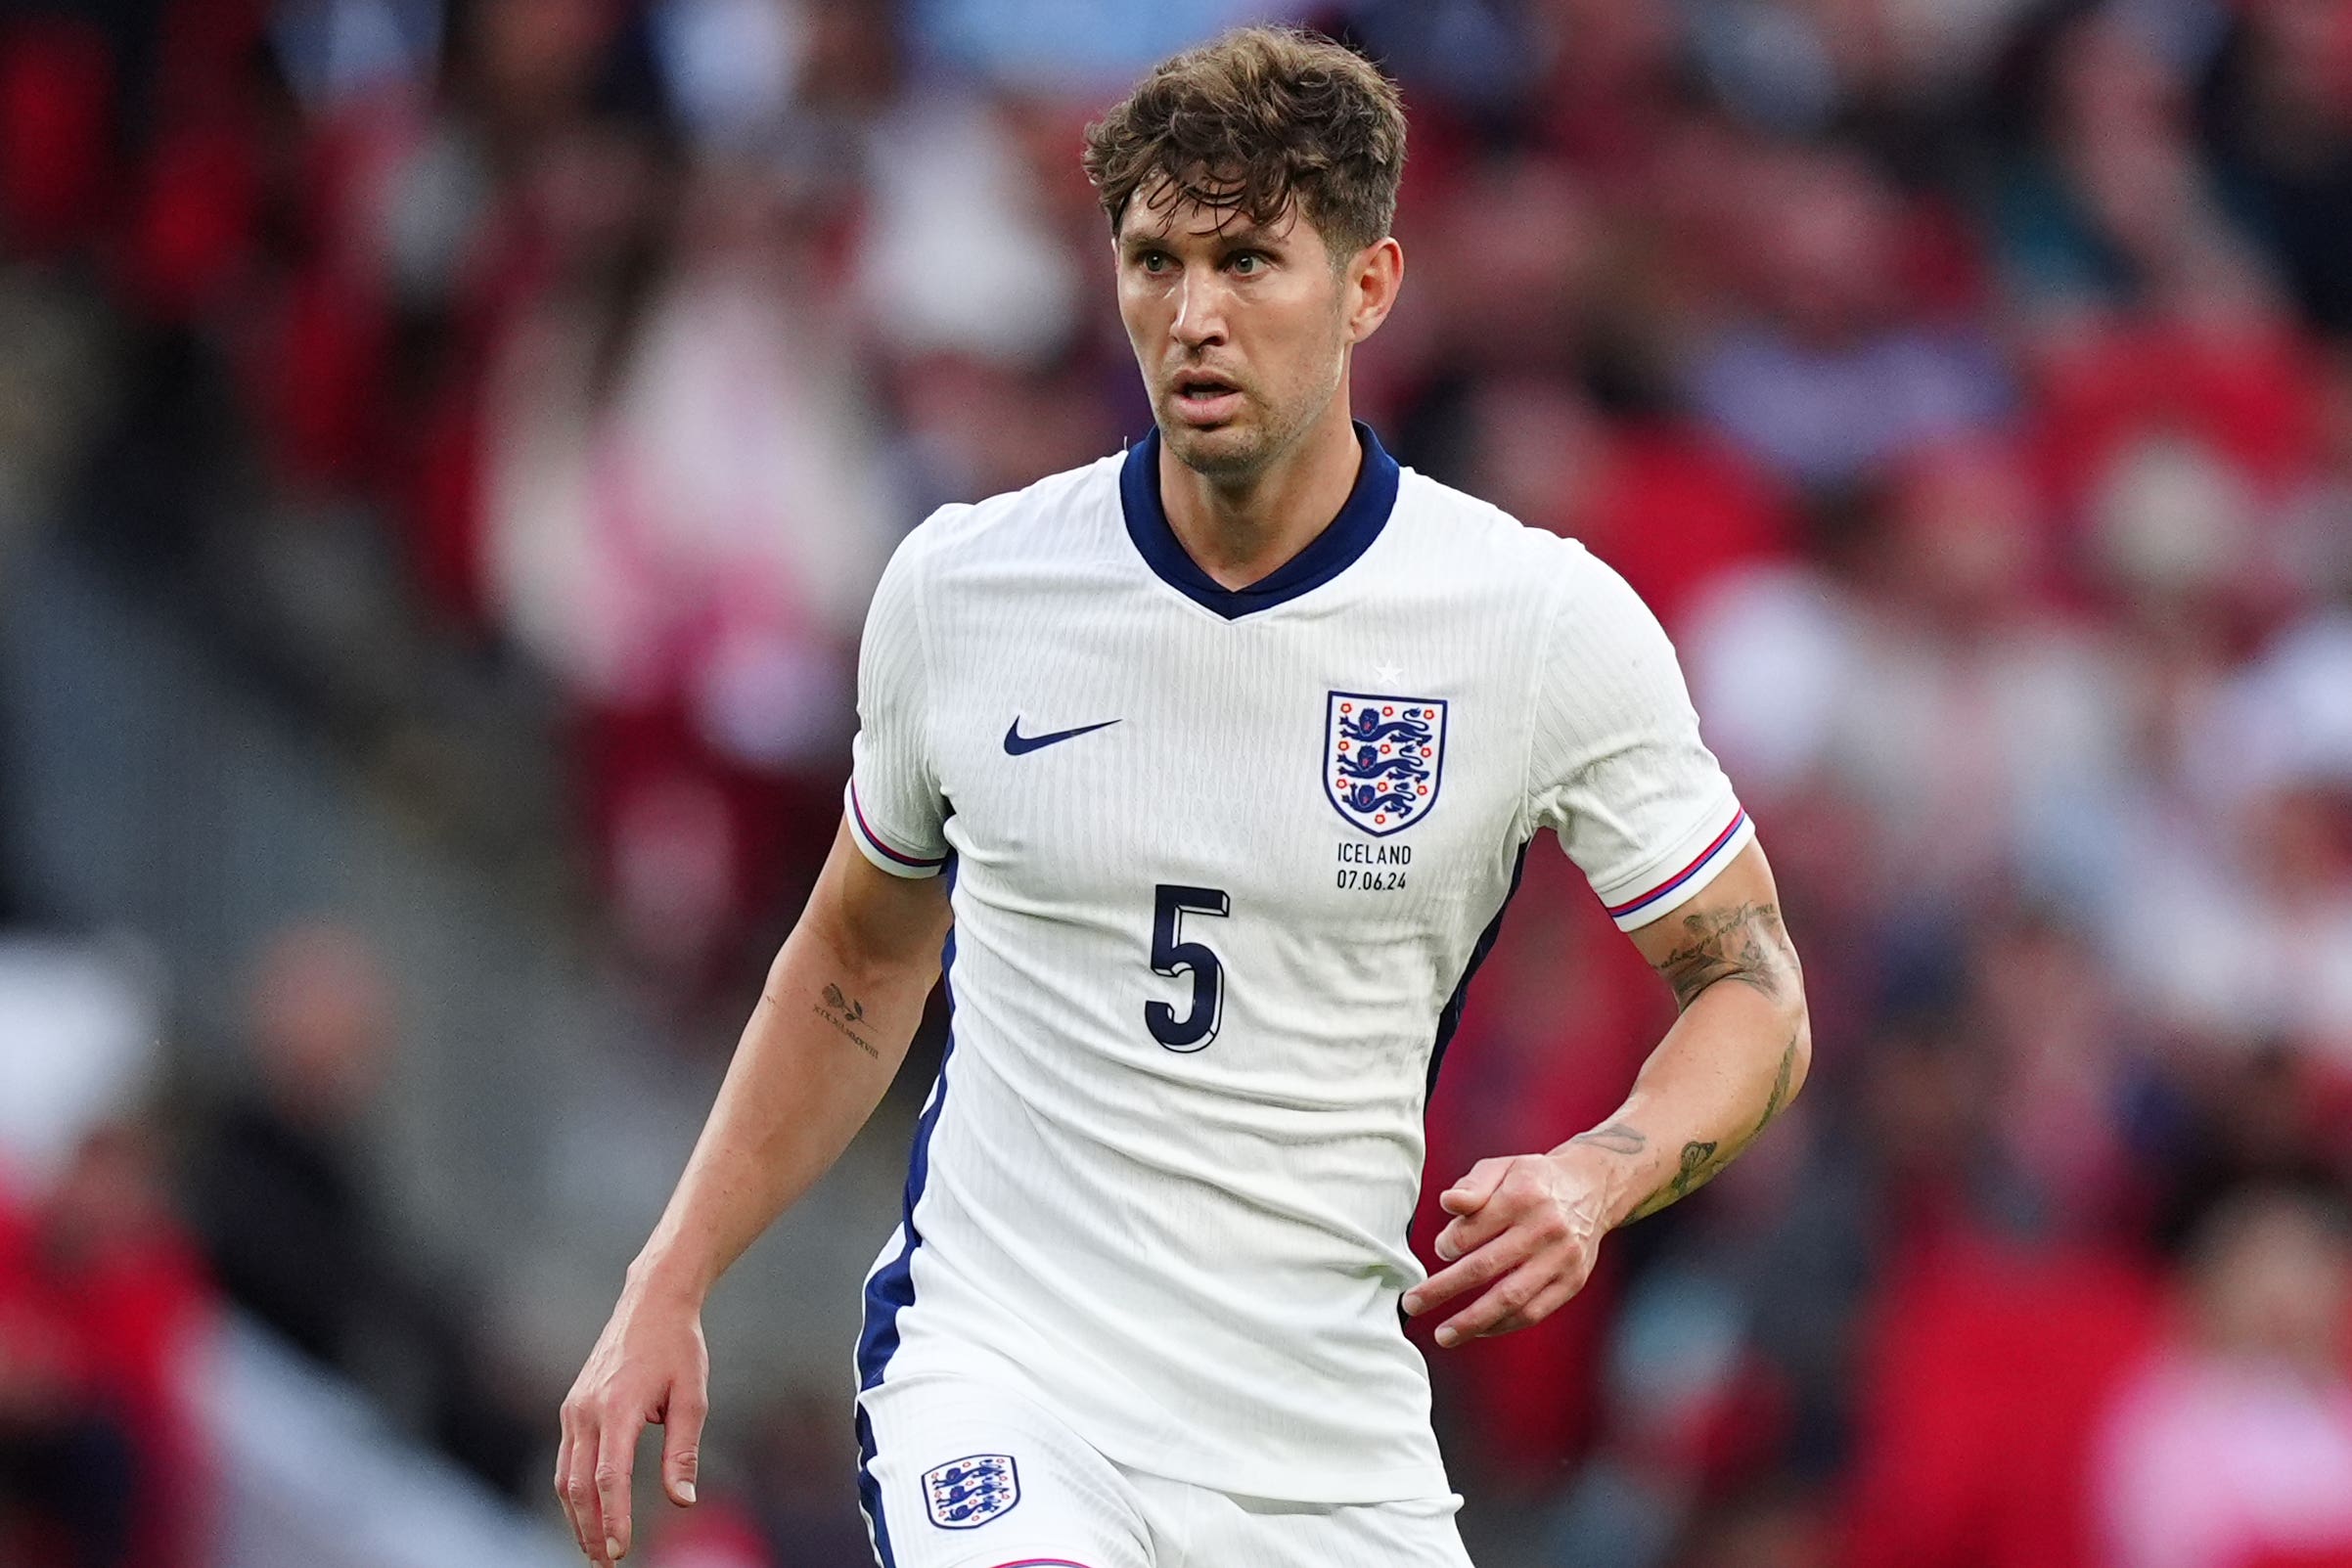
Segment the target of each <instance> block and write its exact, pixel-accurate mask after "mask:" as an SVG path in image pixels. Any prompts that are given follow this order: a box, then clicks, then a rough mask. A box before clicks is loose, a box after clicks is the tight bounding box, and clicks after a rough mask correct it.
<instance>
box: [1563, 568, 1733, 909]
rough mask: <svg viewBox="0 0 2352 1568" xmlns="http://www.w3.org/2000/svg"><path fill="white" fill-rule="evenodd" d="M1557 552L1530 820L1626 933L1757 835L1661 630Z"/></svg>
mask: <svg viewBox="0 0 2352 1568" xmlns="http://www.w3.org/2000/svg"><path fill="white" fill-rule="evenodd" d="M1564 548H1566V549H1568V550H1569V551H1571V552H1573V554H1572V556H1571V558H1570V560H1569V562H1568V563H1567V568H1566V571H1565V573H1564V579H1563V583H1562V586H1561V589H1560V594H1561V597H1560V601H1559V603H1558V605H1557V606H1556V610H1555V613H1554V617H1553V621H1552V625H1551V629H1550V632H1549V633H1548V635H1547V636H1546V638H1545V640H1544V646H1543V650H1542V652H1541V655H1540V656H1541V658H1542V663H1541V665H1540V666H1539V667H1538V669H1537V672H1536V682H1537V691H1536V697H1535V714H1534V726H1533V734H1532V736H1531V737H1530V742H1529V750H1528V810H1529V815H1530V819H1531V820H1532V821H1533V822H1534V823H1535V824H1537V825H1538V826H1541V827H1548V828H1550V829H1553V831H1554V832H1556V833H1558V834H1559V836H1560V844H1561V846H1562V847H1563V848H1565V849H1566V850H1567V852H1568V856H1569V858H1570V859H1572V860H1573V861H1575V862H1576V865H1577V867H1578V868H1579V869H1580V870H1582V871H1583V873H1584V874H1585V879H1586V880H1587V881H1589V882H1591V883H1592V885H1593V891H1594V893H1595V894H1597V895H1598V896H1599V897H1600V899H1601V902H1602V904H1603V905H1604V906H1605V907H1606V909H1607V910H1608V913H1609V918H1611V919H1613V920H1615V921H1616V922H1617V926H1618V928H1619V929H1620V930H1626V931H1631V930H1635V929H1638V928H1639V927H1641V926H1644V925H1647V924H1649V923H1650V922H1651V921H1652V920H1654V919H1657V918H1660V917H1662V916H1664V915H1667V914H1669V913H1671V912H1672V911H1673V910H1674V909H1675V908H1676V907H1677V906H1679V905H1681V904H1682V903H1684V902H1685V901H1686V900H1688V899H1690V898H1692V897H1694V896H1696V894H1697V893H1698V892H1699V891H1700V890H1701V889H1702V888H1704V887H1705V886H1706V885H1707V884H1708V883H1709V882H1711V881H1713V880H1714V879H1715V877H1716V875H1717V874H1719V873H1720V872H1721V871H1722V870H1723V868H1724V867H1726V866H1728V865H1730V864H1731V862H1732V860H1733V858H1734V857H1735V856H1737V855H1738V854H1739V853H1740V851H1741V849H1743V848H1745V847H1746V845H1747V844H1748V842H1749V841H1750V840H1751V839H1753V837H1754V836H1755V829H1754V827H1753V825H1751V824H1750V823H1749V822H1748V820H1747V813H1746V812H1745V811H1743V810H1741V805H1740V801H1739V799H1738V797H1737V796H1736V795H1735V794H1734V793H1733V791H1732V784H1731V781H1730V780H1729V779H1727V778H1726V777H1724V773H1723V769H1722V767H1721V766H1720V765H1719V764H1718V763H1717V762H1716V761H1715V757H1714V754H1713V753H1712V752H1710V751H1708V750H1707V748H1706V746H1705V744H1704V743H1703V742H1702V741H1701V740H1700V739H1699V738H1698V715H1697V714H1696V712H1695V711H1694V710H1693V709H1692V707H1691V697H1690V694H1689V692H1688V690H1687V689H1686V688H1685V687H1684V685H1683V676H1682V670H1681V669H1680V667H1679V666H1677V664H1676V663H1675V659H1674V646H1673V645H1672V644H1671V643H1669V642H1668V641H1667V640H1666V632H1665V629H1664V628H1663V627H1661V626H1659V625H1658V623H1657V617H1656V616H1654V615H1652V614H1651V612H1650V607H1649V606H1648V605H1644V604H1643V603H1642V601H1641V599H1640V598H1639V596H1637V595H1636V594H1635V593H1634V591H1633V590H1632V589H1631V588H1629V587H1627V586H1626V584H1625V580H1624V579H1623V578H1621V577H1619V576H1618V575H1617V574H1616V573H1615V572H1614V571H1611V570H1610V569H1609V568H1608V567H1607V566H1606V565H1604V564H1602V563H1601V562H1600V561H1599V560H1595V559H1593V558H1592V557H1591V556H1589V555H1587V554H1585V552H1584V551H1583V549H1582V548H1581V547H1579V546H1575V545H1572V544H1571V545H1566V546H1565V547H1564Z"/></svg>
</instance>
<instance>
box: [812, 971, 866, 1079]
mask: <svg viewBox="0 0 2352 1568" xmlns="http://www.w3.org/2000/svg"><path fill="white" fill-rule="evenodd" d="M824 995H825V1000H824V1001H823V1002H820V1003H818V1004H817V1008H816V1013H817V1016H818V1017H820V1018H823V1019H824V1020H825V1021H826V1022H827V1023H830V1024H832V1025H833V1026H834V1027H835V1028H836V1029H838V1030H839V1031H840V1032H841V1035H842V1037H843V1038H844V1039H846V1040H847V1041H848V1042H849V1043H850V1044H851V1045H853V1046H855V1047H857V1049H858V1050H860V1051H862V1052H864V1053H866V1054H867V1055H869V1056H871V1057H873V1058H874V1059H875V1060H876V1061H880V1060H882V1052H881V1051H879V1050H877V1049H876V1047H875V1044H874V1042H873V1041H871V1040H869V1039H867V1038H866V1035H865V1031H866V1030H867V1029H868V1028H870V1027H871V1025H869V1024H868V1023H867V1022H866V1008H865V1005H864V1004H863V1003H861V1002H859V1001H858V1000H857V999H856V998H855V997H852V996H848V995H846V994H844V993H843V992H842V990H841V988H840V987H839V986H837V985H828V986H827V987H826V988H825V993H824Z"/></svg>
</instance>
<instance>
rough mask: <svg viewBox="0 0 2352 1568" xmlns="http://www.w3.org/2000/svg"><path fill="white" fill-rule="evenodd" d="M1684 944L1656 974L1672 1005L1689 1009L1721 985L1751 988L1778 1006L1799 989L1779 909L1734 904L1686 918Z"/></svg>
mask: <svg viewBox="0 0 2352 1568" xmlns="http://www.w3.org/2000/svg"><path fill="white" fill-rule="evenodd" d="M1683 933H1684V939H1683V941H1682V943H1681V944H1680V945H1679V946H1677V947H1676V948H1675V949H1674V951H1672V952H1671V953H1668V954H1667V955H1666V956H1665V958H1663V959H1661V960H1659V961H1658V965H1657V969H1658V973H1660V974H1662V975H1664V976H1665V977H1666V983H1667V984H1668V985H1670V986H1672V987H1673V988H1674V1004H1675V1006H1676V1007H1677V1008H1688V1007H1690V1005H1691V1004H1692V1003H1693V1002H1695V1001H1696V1000H1697V999H1698V994H1699V993H1700V992H1701V991H1704V990H1705V989H1706V988H1707V987H1708V986H1711V985H1713V984H1714V983H1715V982H1716V981H1718V980H1737V981H1739V982H1740V983H1741V985H1746V986H1752V987H1754V988H1755V989H1756V990H1758V991H1760V992H1762V993H1763V994H1764V995H1765V996H1766V997H1767V998H1769V999H1771V1000H1772V1001H1774V1002H1784V1001H1787V998H1788V996H1789V994H1790V993H1791V992H1792V991H1793V990H1794V989H1795V974H1794V969H1795V966H1796V965H1795V954H1794V951H1793V950H1792V949H1791V948H1790V946H1789V944H1788V931H1787V927H1786V926H1784V925H1782V923H1781V909H1780V906H1779V905H1777V904H1755V903H1746V904H1736V905H1734V906H1733V907H1732V908H1730V909H1725V910H1709V911H1705V912H1703V913H1697V914H1692V915H1686V916H1684V917H1683Z"/></svg>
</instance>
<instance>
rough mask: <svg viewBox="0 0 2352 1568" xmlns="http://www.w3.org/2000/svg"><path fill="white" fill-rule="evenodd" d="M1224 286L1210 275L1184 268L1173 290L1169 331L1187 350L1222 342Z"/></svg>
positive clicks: (1213, 275)
mask: <svg viewBox="0 0 2352 1568" xmlns="http://www.w3.org/2000/svg"><path fill="white" fill-rule="evenodd" d="M1225 304H1226V299H1225V285H1224V283H1223V281H1222V280H1221V279H1219V278H1218V277H1217V276H1216V275H1215V274H1214V273H1205V274H1204V273H1201V272H1199V271H1195V270H1193V269H1191V268H1187V269H1186V271H1185V275H1184V281H1183V282H1181V283H1179V284H1178V285H1177V286H1176V321H1175V324H1174V326H1173V327H1171V328H1170V329H1169V330H1170V331H1171V332H1173V333H1174V334H1175V336H1176V340H1177V341H1178V342H1180V343H1182V344H1184V346H1185V347H1187V348H1199V347H1202V346H1204V345H1205V344H1208V343H1215V342H1223V341H1224V340H1225Z"/></svg>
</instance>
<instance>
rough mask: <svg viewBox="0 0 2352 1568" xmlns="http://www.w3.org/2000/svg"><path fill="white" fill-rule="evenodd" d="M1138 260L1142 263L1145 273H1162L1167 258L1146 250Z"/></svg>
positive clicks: (1156, 252) (1165, 267)
mask: <svg viewBox="0 0 2352 1568" xmlns="http://www.w3.org/2000/svg"><path fill="white" fill-rule="evenodd" d="M1138 259H1140V260H1141V261H1142V263H1143V269H1144V270H1145V271H1146V272H1153V273H1156V272H1164V271H1165V270H1166V269H1167V265H1168V258H1167V257H1166V256H1163V255H1161V254H1160V253H1159V252H1158V251H1156V250H1147V251H1145V252H1144V253H1143V255H1142V256H1141V257H1140V258H1138Z"/></svg>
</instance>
